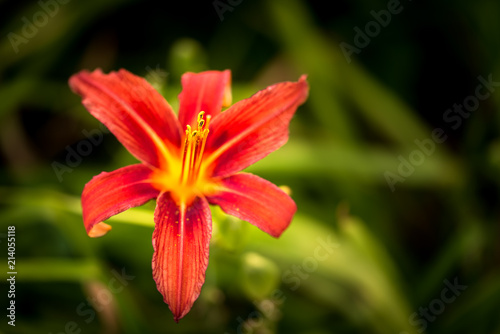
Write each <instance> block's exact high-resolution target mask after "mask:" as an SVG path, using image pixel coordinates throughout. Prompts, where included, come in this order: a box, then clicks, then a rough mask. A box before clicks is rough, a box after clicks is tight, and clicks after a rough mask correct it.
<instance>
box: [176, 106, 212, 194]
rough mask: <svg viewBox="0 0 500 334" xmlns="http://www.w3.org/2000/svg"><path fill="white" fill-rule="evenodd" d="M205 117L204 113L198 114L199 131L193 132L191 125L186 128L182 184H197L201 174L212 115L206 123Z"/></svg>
mask: <svg viewBox="0 0 500 334" xmlns="http://www.w3.org/2000/svg"><path fill="white" fill-rule="evenodd" d="M204 115H205V112H204V111H201V112H200V113H199V114H198V118H197V123H198V124H197V125H198V129H197V130H194V131H192V129H191V126H190V125H187V126H186V138H185V139H184V149H183V152H182V170H181V182H182V184H192V183H195V182H196V179H197V177H198V174H199V172H200V167H201V160H202V157H203V151H204V150H205V143H206V139H207V136H208V132H209V130H208V125H209V123H210V119H211V117H210V115H208V116H207V118H206V121H205V120H204V119H203V116H204Z"/></svg>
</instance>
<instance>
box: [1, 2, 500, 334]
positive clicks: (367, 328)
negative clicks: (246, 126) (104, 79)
mask: <svg viewBox="0 0 500 334" xmlns="http://www.w3.org/2000/svg"><path fill="white" fill-rule="evenodd" d="M48 4H51V5H48ZM54 4H55V5H54ZM221 4H222V5H221ZM395 4H398V7H397V8H399V9H400V10H399V9H398V10H399V11H398V13H397V14H392V15H391V16H390V22H388V21H387V20H388V19H387V17H386V18H385V23H386V24H383V25H382V24H379V29H378V30H371V32H370V31H369V30H368V31H367V30H366V29H367V27H368V26H367V24H368V25H369V24H370V22H376V21H377V20H376V16H377V17H379V19H380V17H381V15H382V16H383V14H381V13H384V12H381V11H384V10H385V11H386V12H388V11H389V8H392V7H391V6H394V5H395ZM216 5H217V6H218V7H217V6H216ZM47 6H49V7H47ZM50 6H52V7H50ZM221 6H222V7H221ZM331 6H332V7H331ZM0 8H1V9H2V10H0V13H1V14H0V16H1V17H2V21H1V22H2V26H1V28H0V30H1V32H2V34H1V36H2V39H1V40H0V159H1V170H0V180H1V188H0V210H1V215H0V249H1V252H2V254H3V255H2V256H1V258H2V259H5V261H4V263H5V267H4V266H3V265H2V267H4V268H6V266H7V263H6V262H7V246H6V245H7V242H6V233H7V226H15V227H16V262H17V264H16V268H17V271H18V275H17V281H16V307H17V308H16V309H17V313H16V326H15V327H12V326H9V325H7V320H6V318H5V316H3V317H4V320H2V322H1V324H0V332H1V333H26V334H29V333H61V332H62V333H64V332H67V333H71V332H75V333H80V331H81V333H308V334H322V333H377V334H379V333H380V334H388V333H394V334H401V333H411V334H413V333H423V332H425V333H450V334H451V333H500V318H499V317H498V310H499V309H500V271H499V269H498V266H499V264H500V247H499V245H498V242H497V240H498V237H499V236H500V233H499V232H500V231H499V228H498V226H499V224H498V220H499V216H500V215H499V210H498V207H499V205H498V204H499V184H500V177H499V176H498V175H499V170H500V138H499V133H500V131H499V130H500V94H499V93H498V92H496V91H495V90H496V89H497V87H498V86H495V83H497V82H498V81H500V62H499V59H500V40H499V39H498V32H499V31H500V21H499V20H498V17H499V15H500V3H499V2H498V1H494V0H479V1H476V2H472V1H465V0H462V1H453V2H452V1H438V2H431V1H402V2H401V3H399V2H397V1H395V0H390V1H366V0H355V1H349V2H348V1H340V2H336V3H334V4H331V3H323V2H320V1H308V2H306V1H301V0H286V1H285V0H269V1H264V0H257V1H250V0H248V1H229V0H221V1H206V2H203V3H190V2H187V3H185V4H182V3H180V2H176V3H172V4H168V6H167V5H165V4H163V3H161V4H159V3H157V2H153V1H142V2H140V1H133V0H108V1H97V0H95V1H94V0H92V1H78V0H73V1H70V2H67V3H64V1H62V0H60V2H56V0H45V1H44V0H42V1H41V3H40V2H35V1H33V2H30V3H23V2H13V1H10V2H6V1H1V2H0ZM331 8H333V9H331ZM40 12H41V13H42V14H40ZM43 13H45V17H46V18H47V19H46V20H44V19H43ZM374 13H375V14H374ZM52 14H53V15H52ZM26 22H29V23H26ZM36 22H38V23H37V25H36V26H35V25H34V24H35V23H36ZM379 22H380V21H379ZM42 23H43V24H42ZM29 24H33V27H32V28H30V27H29V26H27V25H29ZM375 25H376V24H375ZM373 26H374V25H373V23H372V29H373ZM30 29H31V30H30ZM368 29H370V28H369V27H368ZM358 31H362V32H364V33H365V34H367V35H366V36H365V38H364V42H363V43H364V44H366V45H364V44H363V43H361V44H363V45H361V44H360V41H361V40H360V38H361V39H363V37H360V36H357V35H358V34H359V32H358ZM377 31H378V32H377ZM368 33H369V35H368ZM367 40H368V42H367ZM356 41H358V43H357V44H356ZM342 43H346V44H349V45H350V46H351V47H353V48H355V49H356V50H357V51H356V52H354V53H351V54H350V55H349V56H348V57H346V56H345V52H344V51H345V49H344V51H343V48H342V47H341V45H342ZM346 44H343V45H344V46H345V45H346ZM96 67H100V68H102V69H103V70H104V71H110V70H116V69H119V68H126V69H128V70H130V71H131V72H133V73H136V74H138V75H141V76H144V77H146V78H147V79H148V80H149V81H150V82H151V83H152V84H153V85H154V87H155V88H156V89H157V90H159V91H160V92H161V93H162V94H163V95H164V96H165V97H166V98H167V100H168V101H169V102H170V103H171V105H172V106H174V107H176V106H177V94H178V93H179V92H180V76H181V75H182V73H184V72H185V71H202V70H206V69H220V70H222V69H226V68H229V69H231V70H232V74H233V99H234V100H235V101H237V100H240V99H243V98H246V97H248V96H250V95H251V94H252V93H254V92H256V91H257V90H259V89H262V88H264V87H266V86H267V85H269V84H272V83H275V82H278V81H282V80H296V79H297V78H298V77H299V76H300V75H301V74H307V75H308V81H309V83H310V87H311V91H310V97H309V100H308V102H307V103H306V104H305V105H304V106H302V107H300V108H299V110H298V112H297V114H296V117H295V118H294V119H293V121H292V123H291V136H290V141H289V143H288V144H287V145H285V146H284V147H283V148H281V149H280V150H278V151H276V152H275V153H272V154H271V155H269V156H268V157H266V158H265V159H264V160H262V161H261V162H259V163H257V164H255V165H254V166H251V167H250V168H249V169H248V171H250V172H252V173H256V174H258V175H260V176H262V177H265V178H266V179H268V180H270V181H272V182H274V183H276V184H279V185H287V186H288V187H290V189H291V190H292V196H293V198H294V199H295V200H296V202H297V205H298V213H297V214H296V217H295V219H294V221H293V222H292V224H291V226H290V228H289V229H288V230H287V231H286V232H285V233H284V235H283V236H282V237H281V238H279V239H273V238H271V237H269V236H268V235H266V234H264V233H263V232H261V231H260V230H258V229H256V228H255V227H253V226H251V225H250V224H247V223H244V222H241V221H238V220H236V219H233V218H232V217H227V216H225V215H224V214H223V213H222V212H221V211H220V210H219V209H218V208H213V216H214V235H213V239H212V244H211V254H210V264H209V268H208V271H207V279H206V283H205V285H204V287H203V290H202V293H201V295H200V298H199V299H198V301H196V303H195V304H194V307H193V309H192V311H191V312H190V313H189V314H188V315H187V316H186V317H185V318H184V319H182V320H181V322H180V323H179V324H175V323H174V321H173V318H172V315H171V314H170V312H169V310H168V307H167V305H165V304H164V303H163V301H162V297H161V295H160V294H159V293H158V292H157V291H156V287H155V284H154V281H153V279H152V274H151V262H150V261H151V257H152V246H151V234H152V231H153V210H154V203H148V204H147V205H145V206H143V207H141V208H135V209H131V210H129V211H127V212H124V213H122V214H120V215H118V216H115V217H113V218H111V219H110V220H109V223H110V224H111V225H113V226H114V228H113V230H112V231H111V232H110V233H109V234H108V235H106V236H105V237H103V238H98V239H90V238H88V237H87V235H86V233H85V231H84V228H83V223H82V219H81V209H80V199H79V196H80V194H81V190H82V188H83V186H84V184H85V183H86V182H87V181H88V180H90V179H91V177H92V176H93V175H96V174H98V173H100V172H101V171H103V170H104V171H111V170H114V169H116V168H119V167H122V166H125V165H127V164H130V163H133V162H134V158H133V157H132V156H131V155H130V154H129V153H128V152H127V151H126V150H125V149H124V148H123V147H121V145H120V144H119V143H118V142H117V141H116V139H115V138H114V137H113V136H112V135H111V134H109V133H108V132H107V131H106V130H105V129H104V128H102V127H100V124H99V122H98V121H97V120H95V119H93V118H92V117H91V116H90V115H89V114H88V113H87V112H86V111H85V109H84V108H83V106H82V105H81V102H80V99H79V97H77V96H76V95H74V94H72V93H71V92H70V90H69V88H68V86H67V80H68V78H69V76H70V75H72V74H73V73H76V72H77V71H79V70H80V69H83V68H86V69H94V68H96ZM479 77H481V78H484V79H486V80H488V78H491V79H492V81H493V84H492V85H490V86H491V87H490V90H488V88H487V87H486V86H484V84H483V86H482V88H481V92H482V93H483V94H485V93H487V92H490V93H491V94H489V95H488V97H487V98H484V99H476V100H477V101H478V106H477V107H474V108H472V107H469V109H473V110H472V111H471V112H470V115H469V114H467V112H466V111H465V112H464V114H467V116H466V117H465V116H460V119H457V118H455V119H454V121H451V120H449V119H448V120H447V118H446V116H445V115H448V116H450V117H451V116H452V115H454V116H455V117H456V116H457V115H461V114H459V113H457V112H453V113H452V114H446V113H447V110H448V109H453V108H454V104H464V103H467V101H468V102H469V103H470V102H471V101H472V102H474V100H473V98H471V97H474V96H476V97H477V90H476V87H478V85H481V84H482V81H481V79H478V78H479ZM469 106H470V105H469ZM469 109H467V110H469ZM436 129H438V130H439V129H442V136H441V138H444V137H446V139H444V140H443V142H441V143H439V142H436V141H435V139H434V137H433V131H435V130H436ZM85 133H94V134H96V133H98V134H99V135H102V136H103V140H102V143H99V144H98V145H94V146H93V149H92V152H91V154H89V155H88V156H85V157H80V158H81V159H76V158H73V159H76V160H70V161H73V162H74V165H75V166H69V165H68V160H67V159H71V158H68V155H69V154H70V153H68V152H70V151H71V150H75V149H76V148H77V145H78V143H79V142H80V141H81V140H87V136H86V135H85ZM416 140H417V141H418V142H420V143H426V144H425V145H427V146H425V145H424V146H422V145H420V146H419V145H418V144H416V142H415V141H416ZM432 147H433V148H432ZM431 148H432V149H431ZM419 152H420V153H419ZM404 161H406V162H404ZM54 163H55V165H54ZM62 165H65V166H66V167H67V169H64V170H63V172H61V169H57V167H54V166H59V168H60V166H62ZM54 168H56V169H54ZM57 170H59V172H57ZM388 172H390V173H392V174H388ZM388 175H390V176H388ZM388 177H389V180H390V182H392V187H391V185H390V184H389V183H390V182H389V183H388ZM391 180H392V181H391ZM391 188H392V189H391ZM4 255H5V256H4ZM8 276H9V275H8V274H7V270H6V269H2V271H0V277H1V278H2V283H1V284H0V293H1V294H2V295H4V294H6V293H7V290H8V288H9V285H8V284H7V283H6V279H7V278H8ZM118 277H121V279H118V281H119V282H120V285H119V286H116V285H113V284H112V283H111V282H116V279H117V278H118ZM450 286H452V287H453V286H455V288H452V287H450ZM457 286H461V287H462V288H457ZM463 286H466V288H463ZM2 305H3V307H7V304H2ZM4 310H5V308H4ZM79 330H80V331H79Z"/></svg>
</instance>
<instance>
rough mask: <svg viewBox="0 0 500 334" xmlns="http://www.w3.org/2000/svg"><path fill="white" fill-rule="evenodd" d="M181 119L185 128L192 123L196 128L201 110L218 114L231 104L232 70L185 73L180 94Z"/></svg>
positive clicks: (206, 114)
mask: <svg viewBox="0 0 500 334" xmlns="http://www.w3.org/2000/svg"><path fill="white" fill-rule="evenodd" d="M179 103H180V104H179V121H180V123H181V126H182V127H183V129H185V128H186V125H188V124H189V125H191V126H192V127H193V128H194V129H196V127H195V126H196V119H197V117H198V113H199V112H200V111H204V112H205V116H208V115H212V117H215V116H216V115H218V114H219V113H220V111H221V109H222V107H227V106H229V105H230V104H231V71H229V70H225V71H222V72H220V71H206V72H201V73H191V72H188V73H185V74H184V75H183V76H182V92H181V93H180V94H179Z"/></svg>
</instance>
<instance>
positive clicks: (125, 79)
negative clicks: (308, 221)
mask: <svg viewBox="0 0 500 334" xmlns="http://www.w3.org/2000/svg"><path fill="white" fill-rule="evenodd" d="M69 84H70V87H71V89H72V90H73V91H74V92H75V93H77V94H79V95H81V96H82V97H83V104H84V105H85V107H86V108H87V109H88V111H89V112H90V113H91V114H92V115H93V116H94V117H95V118H97V119H98V120H99V121H101V122H102V123H104V125H106V126H107V127H108V129H109V130H110V131H111V132H112V133H113V134H114V135H115V136H116V138H118V140H119V141H120V142H121V143H122V144H123V146H125V147H126V148H127V150H129V151H130V153H132V155H134V156H135V157H136V158H137V159H139V160H140V161H142V162H144V163H146V164H148V165H151V166H154V167H160V166H164V164H165V163H166V162H167V161H165V159H167V160H168V157H169V156H171V154H170V153H169V151H170V150H171V149H172V147H171V146H174V147H180V138H181V137H180V130H181V128H180V125H179V122H178V121H177V118H176V116H175V114H174V112H173V110H172V108H171V107H170V105H169V104H168V103H167V101H165V99H164V98H163V97H162V96H161V95H160V94H159V93H158V92H157V91H156V90H155V89H154V88H153V87H151V85H150V84H149V83H148V82H147V81H146V80H145V79H143V78H140V77H138V76H135V75H133V74H132V73H130V72H128V71H126V70H123V69H122V70H120V71H118V72H111V73H110V74H103V73H102V72H101V70H100V69H97V70H95V71H94V72H92V73H90V72H88V71H81V72H80V73H77V74H75V75H73V76H72V77H71V78H70V80H69ZM169 146H170V147H169Z"/></svg>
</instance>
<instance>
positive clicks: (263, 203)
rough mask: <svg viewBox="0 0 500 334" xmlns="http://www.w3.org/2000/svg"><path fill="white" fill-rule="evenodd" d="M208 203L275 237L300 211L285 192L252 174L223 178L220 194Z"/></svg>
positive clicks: (209, 197)
mask: <svg viewBox="0 0 500 334" xmlns="http://www.w3.org/2000/svg"><path fill="white" fill-rule="evenodd" d="M207 200H208V201H209V202H210V204H216V205H219V206H220V207H221V208H222V210H224V212H226V213H227V214H229V215H232V216H235V217H238V218H240V219H242V220H245V221H248V222H249V223H250V224H252V225H255V226H257V227H258V228H260V229H261V230H262V231H264V232H266V233H268V234H270V235H272V236H273V237H279V236H280V235H281V233H283V231H284V230H285V229H286V228H287V227H288V225H289V224H290V221H291V220H292V217H293V215H294V214H295V211H297V206H296V205H295V202H294V201H293V200H292V199H291V198H290V196H288V195H287V194H285V192H283V190H281V189H280V188H278V187H277V186H275V185H274V184H272V183H271V182H269V181H266V180H264V179H262V178H260V177H258V176H256V175H253V174H249V173H238V174H235V175H233V176H230V177H228V178H225V179H223V180H222V181H221V185H220V189H219V191H218V192H217V193H216V194H214V195H211V196H208V197H207Z"/></svg>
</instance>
